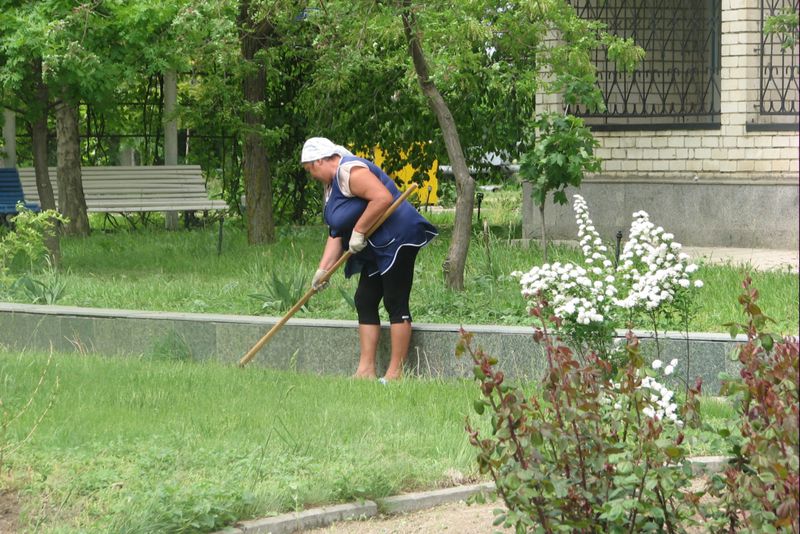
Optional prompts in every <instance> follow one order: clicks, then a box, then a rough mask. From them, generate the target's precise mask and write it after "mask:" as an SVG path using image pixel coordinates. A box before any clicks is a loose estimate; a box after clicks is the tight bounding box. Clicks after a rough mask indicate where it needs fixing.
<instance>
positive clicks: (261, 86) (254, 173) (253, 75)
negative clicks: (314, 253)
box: [239, 0, 275, 245]
mask: <svg viewBox="0 0 800 534" xmlns="http://www.w3.org/2000/svg"><path fill="white" fill-rule="evenodd" d="M273 31H274V28H273V27H272V25H271V24H270V23H269V21H266V20H262V21H260V22H255V21H253V20H252V15H251V13H250V2H249V0H242V1H241V3H240V5H239V37H240V40H241V50H242V57H243V58H244V60H245V61H246V62H248V63H251V65H248V68H247V69H246V72H245V74H244V79H243V80H242V92H243V94H244V99H245V102H246V104H245V110H244V117H243V119H244V153H243V155H242V171H243V174H244V191H245V196H246V199H247V241H248V243H250V244H251V245H255V244H259V243H272V242H273V241H275V220H274V215H273V208H272V176H271V174H270V168H269V162H268V160H267V149H266V147H265V146H264V139H263V138H262V136H261V132H260V130H261V118H260V117H259V115H258V114H257V113H256V111H255V110H256V109H258V108H259V107H260V106H258V105H259V104H263V103H264V102H265V101H266V99H267V95H266V71H265V67H264V65H263V63H261V62H259V64H257V65H256V64H252V63H253V58H254V57H255V55H256V52H258V51H259V50H260V49H262V48H264V46H265V44H266V41H267V39H268V38H269V37H270V36H271V35H272V33H273Z"/></svg>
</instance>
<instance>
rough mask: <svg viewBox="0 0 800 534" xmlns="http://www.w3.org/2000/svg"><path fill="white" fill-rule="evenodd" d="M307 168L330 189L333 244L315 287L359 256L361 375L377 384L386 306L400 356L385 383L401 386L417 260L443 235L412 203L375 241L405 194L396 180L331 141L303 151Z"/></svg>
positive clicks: (354, 264)
mask: <svg viewBox="0 0 800 534" xmlns="http://www.w3.org/2000/svg"><path fill="white" fill-rule="evenodd" d="M300 161H301V163H302V165H303V167H304V168H305V169H306V170H307V171H308V172H309V174H311V176H312V177H313V178H314V179H316V180H318V181H319V182H321V183H322V184H323V185H324V187H325V208H324V212H323V217H324V220H325V224H327V225H328V228H329V234H328V241H327V243H326V244H325V249H324V251H323V253H322V259H321V260H320V262H319V269H317V272H316V273H315V274H314V278H313V279H312V281H311V286H312V287H313V288H314V289H316V290H321V289H323V288H324V284H320V281H321V280H322V278H323V277H324V276H325V275H326V274H328V271H329V270H330V269H331V267H333V265H334V264H335V263H336V261H337V260H338V259H339V258H340V257H341V255H342V254H343V253H344V252H345V251H346V250H349V251H350V252H351V253H352V256H351V257H350V258H349V259H348V261H347V263H346V264H345V271H344V274H345V276H346V277H348V278H349V277H350V276H352V275H354V274H356V273H358V274H360V277H359V281H358V288H357V289H356V294H355V298H354V300H355V304H356V311H357V313H358V335H359V340H360V349H361V356H360V360H359V363H358V369H357V370H356V373H355V376H356V377H357V378H376V376H377V374H376V369H375V361H376V355H377V350H378V340H379V338H380V332H381V326H380V318H379V316H378V306H379V304H380V302H381V300H383V305H384V307H385V308H386V311H387V312H388V313H389V323H390V332H391V341H392V354H391V359H390V362H389V367H388V369H387V370H386V374H385V375H384V377H383V378H382V379H381V381H383V382H385V381H388V380H397V379H399V378H400V377H401V376H402V373H403V361H404V360H405V358H406V355H407V354H408V347H409V344H410V342H411V312H410V311H409V305H408V301H409V296H410V295H411V285H412V283H413V280H414V261H415V260H416V257H417V252H418V251H419V249H420V248H422V247H424V246H425V245H427V244H428V243H429V242H430V241H431V240H432V239H433V238H434V237H436V235H438V233H437V231H436V228H435V227H434V226H433V225H432V224H431V223H429V222H428V221H427V220H425V218H423V217H422V216H421V215H420V214H419V213H418V212H417V210H415V209H414V207H413V206H412V205H411V204H409V203H408V202H403V203H402V204H401V205H400V206H398V208H397V210H395V212H394V213H392V215H391V216H390V217H389V218H388V219H387V220H386V221H385V222H384V223H383V224H382V225H381V226H380V227H379V228H378V229H377V230H376V231H375V233H373V234H372V235H371V236H370V237H369V238H367V237H366V236H365V234H366V232H367V231H369V229H370V228H371V227H372V225H373V224H374V223H375V222H377V220H378V219H379V218H380V216H381V215H382V214H383V213H384V212H385V211H386V209H387V208H388V207H389V206H390V205H391V204H392V202H394V200H395V199H396V198H397V197H399V196H400V191H398V189H397V187H396V186H395V184H394V181H393V180H392V179H391V178H389V176H388V175H387V174H386V173H385V172H383V171H382V170H381V169H380V168H379V167H378V166H377V165H375V164H374V163H372V162H371V161H369V160H366V159H363V158H359V157H356V156H354V155H353V154H351V153H350V152H349V151H348V150H347V149H346V148H344V147H342V146H339V145H336V144H334V143H333V142H331V141H330V140H328V139H326V138H324V137H312V138H310V139H308V140H307V141H306V142H305V144H304V145H303V151H302V153H301V156H300Z"/></svg>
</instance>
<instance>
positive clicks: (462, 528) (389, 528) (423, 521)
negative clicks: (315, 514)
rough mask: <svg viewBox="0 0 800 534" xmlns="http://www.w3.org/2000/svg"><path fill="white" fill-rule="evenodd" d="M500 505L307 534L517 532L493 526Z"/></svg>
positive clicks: (456, 507)
mask: <svg viewBox="0 0 800 534" xmlns="http://www.w3.org/2000/svg"><path fill="white" fill-rule="evenodd" d="M501 506H502V503H501V502H500V501H495V502H490V503H487V504H473V505H467V504H466V503H465V502H457V503H451V504H445V505H442V506H437V507H436V508H430V509H428V510H422V511H419V512H414V513H410V514H400V515H393V516H379V517H373V518H371V519H367V520H364V521H341V522H338V523H334V524H333V525H331V526H329V527H326V528H316V529H313V530H308V531H306V532H307V533H308V534H435V533H438V532H453V533H457V534H489V533H491V532H513V529H506V530H503V529H501V528H500V527H494V526H492V522H493V521H494V518H495V515H494V514H493V513H492V510H495V509H496V508H500V507H501Z"/></svg>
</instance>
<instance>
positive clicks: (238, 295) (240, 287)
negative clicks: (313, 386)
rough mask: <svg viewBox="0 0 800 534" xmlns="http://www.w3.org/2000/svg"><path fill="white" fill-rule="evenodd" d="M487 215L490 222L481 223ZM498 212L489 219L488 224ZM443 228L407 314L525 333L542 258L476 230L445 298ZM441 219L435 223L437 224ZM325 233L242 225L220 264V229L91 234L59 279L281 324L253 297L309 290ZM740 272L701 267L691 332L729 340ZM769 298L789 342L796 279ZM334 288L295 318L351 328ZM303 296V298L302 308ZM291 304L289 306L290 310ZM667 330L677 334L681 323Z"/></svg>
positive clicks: (85, 298)
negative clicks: (526, 285) (523, 276)
mask: <svg viewBox="0 0 800 534" xmlns="http://www.w3.org/2000/svg"><path fill="white" fill-rule="evenodd" d="M484 213H486V212H484ZM490 215H491V212H488V214H486V215H484V216H485V217H489V216H490ZM429 216H430V217H431V219H434V220H435V222H437V223H438V224H439V229H440V236H439V237H438V238H437V239H435V240H434V241H433V242H432V243H431V245H430V246H428V247H426V248H425V249H423V251H422V252H421V253H420V255H419V257H418V260H417V267H416V270H415V282H414V292H413V293H412V314H413V316H414V320H415V321H417V322H430V323H461V324H501V325H528V324H530V318H529V317H527V315H526V313H525V303H524V301H523V300H522V297H521V296H520V293H519V284H518V283H517V281H516V280H515V279H514V278H512V277H511V276H510V274H511V273H512V272H514V271H527V270H529V269H530V268H531V267H532V266H534V265H537V264H540V263H541V262H542V255H541V252H540V250H539V249H538V248H537V247H536V246H535V245H534V246H531V247H530V248H525V247H521V246H519V245H518V244H517V243H516V242H515V241H514V239H513V238H514V237H516V236H517V235H518V233H519V228H518V227H515V226H513V225H508V226H498V225H493V226H489V229H488V232H484V229H483V228H482V227H481V225H479V224H477V223H476V225H475V230H474V236H473V239H472V243H471V245H470V249H469V254H468V259H467V267H466V271H465V284H466V290H465V291H463V292H454V291H451V290H449V289H447V288H446V287H445V285H444V281H443V278H442V272H441V265H442V263H443V261H444V259H445V257H446V255H447V251H448V247H449V242H450V232H451V226H450V225H449V223H448V222H447V221H448V219H447V217H450V220H451V219H452V215H451V214H448V215H438V214H435V213H431V214H429ZM436 219H439V220H436ZM325 238H326V230H325V228H324V227H323V226H322V225H318V226H306V227H285V228H280V229H279V235H278V240H277V242H276V243H274V244H271V245H263V246H249V245H248V244H247V240H246V232H245V230H244V229H243V228H242V225H241V223H240V222H239V221H233V222H231V223H229V224H227V227H226V229H225V241H224V245H223V253H222V255H220V256H218V255H217V254H216V239H217V234H216V230H215V229H213V228H208V229H199V230H192V231H183V230H182V231H177V232H167V231H164V230H161V229H159V228H155V227H148V228H146V229H140V230H136V231H126V230H118V231H115V232H111V233H103V232H99V231H95V232H94V233H93V235H92V236H91V237H89V238H84V239H71V238H65V239H64V240H63V244H62V250H63V256H64V259H63V265H64V268H65V272H64V275H63V277H62V280H63V281H64V282H65V283H66V291H65V293H64V296H63V297H62V299H61V301H60V303H61V304H66V305H76V306H87V307H105V308H134V309H147V310H162V311H181V312H206V313H231V314H245V315H248V314H258V313H265V314H268V315H273V316H280V315H282V314H283V313H284V312H285V311H286V309H287V308H288V307H287V306H285V304H284V305H283V306H281V305H279V304H277V303H274V302H266V305H265V299H264V298H254V297H253V295H255V296H263V295H268V294H270V290H269V289H270V284H271V283H273V277H278V278H279V279H280V280H283V281H284V282H286V283H287V285H288V284H289V283H290V282H295V281H297V279H298V278H304V279H306V280H308V281H310V278H311V274H312V273H313V272H314V270H315V269H316V267H317V265H318V262H319V256H320V254H321V251H322V246H323V243H324V241H325ZM549 259H550V261H577V260H579V259H580V255H579V252H578V251H576V250H575V249H573V248H570V247H567V246H555V247H553V248H552V250H550V251H549ZM743 275H744V270H743V269H741V268H737V267H732V266H716V265H714V266H712V265H704V266H703V267H702V269H701V270H700V272H699V277H700V278H701V279H703V280H704V281H705V287H704V288H703V289H702V290H700V291H699V302H698V305H699V313H698V314H697V316H696V317H695V318H694V320H693V322H692V324H691V325H690V329H691V330H694V331H711V332H724V331H726V328H725V327H724V326H722V325H723V323H727V322H730V321H734V320H738V319H739V318H740V311H739V309H738V307H737V304H736V297H737V295H738V291H739V290H738V288H739V285H740V282H741V280H742V278H743ZM753 278H754V284H755V286H756V287H758V288H759V290H760V291H761V294H762V300H761V303H762V308H763V309H765V310H766V311H767V312H768V313H769V314H770V315H771V316H773V317H774V318H775V319H776V320H777V321H778V323H777V325H776V328H777V329H778V330H780V331H782V332H795V333H796V332H797V328H798V307H799V306H800V302H798V277H797V275H792V274H789V273H786V272H783V273H781V272H754V273H753ZM332 282H333V283H332V289H329V290H326V291H324V292H322V293H320V294H318V295H316V296H314V298H313V299H311V300H310V301H309V304H308V306H307V310H304V311H301V312H300V313H298V315H297V317H307V318H328V319H352V318H354V312H353V309H352V305H351V303H350V302H348V299H346V298H344V297H343V293H344V294H345V295H352V293H353V291H354V290H355V283H356V279H355V278H352V279H349V280H346V279H345V278H344V276H343V275H342V274H341V273H337V274H335V275H334V277H333V279H332ZM301 295H302V293H300V294H298V295H297V298H299V297H300V296H301ZM283 300H284V301H285V300H286V299H283ZM663 326H664V327H665V328H669V329H676V330H680V329H682V325H680V324H679V323H678V322H676V323H675V324H665V325H663Z"/></svg>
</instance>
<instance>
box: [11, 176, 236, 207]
mask: <svg viewBox="0 0 800 534" xmlns="http://www.w3.org/2000/svg"><path fill="white" fill-rule="evenodd" d="M48 171H49V174H50V180H51V182H52V183H53V185H54V186H55V179H54V178H55V176H56V169H55V167H50V168H49V169H48ZM19 176H20V182H21V183H22V187H23V189H24V190H25V193H26V194H27V195H28V198H30V199H31V200H36V201H38V200H39V194H38V190H37V188H36V173H35V170H34V169H33V168H31V167H23V168H20V169H19ZM81 179H82V183H83V192H84V196H85V197H86V208H87V210H88V211H94V212H105V213H112V212H119V211H136V212H146V211H201V210H203V211H204V210H224V209H227V208H228V205H227V203H225V201H223V200H219V199H209V198H208V193H207V191H206V184H205V180H204V179H203V175H202V171H201V169H200V166H199V165H178V166H174V165H172V166H142V167H83V168H81ZM53 189H54V191H53V192H54V195H55V197H56V202H57V201H58V191H57V190H56V187H54V188H53Z"/></svg>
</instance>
